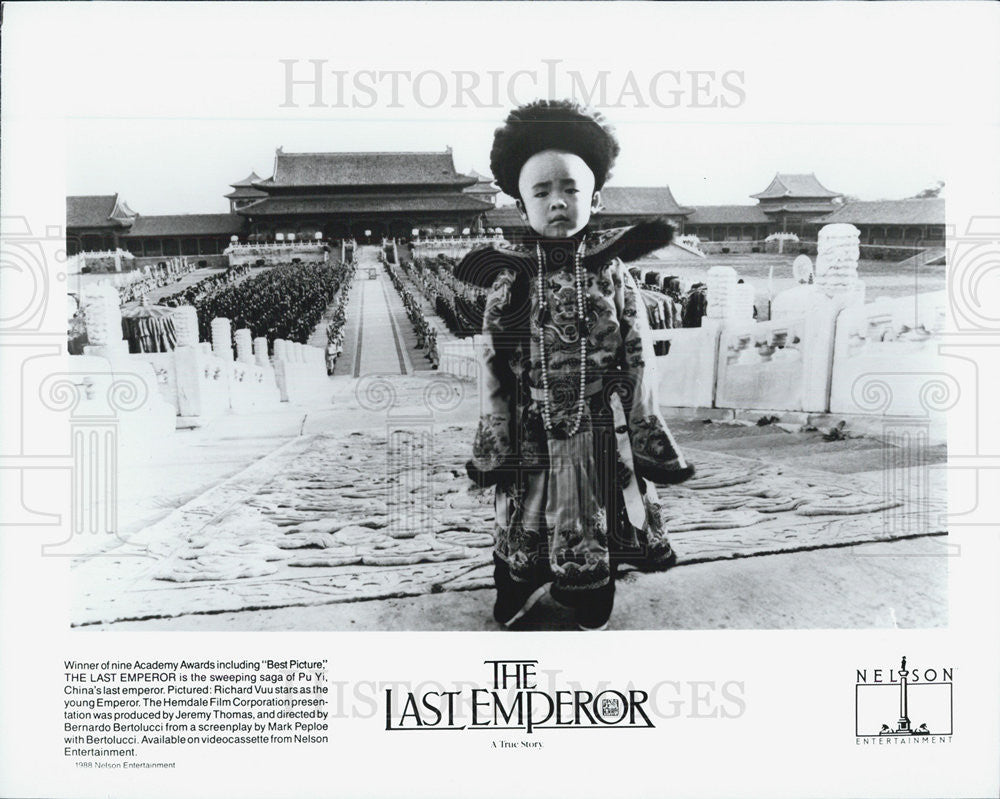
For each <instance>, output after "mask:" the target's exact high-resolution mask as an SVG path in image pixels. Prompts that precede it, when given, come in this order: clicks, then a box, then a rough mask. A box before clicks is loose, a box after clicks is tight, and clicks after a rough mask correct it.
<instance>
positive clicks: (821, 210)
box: [760, 203, 837, 214]
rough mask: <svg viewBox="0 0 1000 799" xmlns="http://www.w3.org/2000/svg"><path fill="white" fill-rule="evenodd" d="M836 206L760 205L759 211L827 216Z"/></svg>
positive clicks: (825, 204) (824, 204)
mask: <svg viewBox="0 0 1000 799" xmlns="http://www.w3.org/2000/svg"><path fill="white" fill-rule="evenodd" d="M836 207H837V206H836V205H833V204H832V203H783V204H781V205H777V204H771V205H763V204H762V205H761V206H760V209H761V210H762V211H763V212H764V213H765V214H778V213H782V212H785V213H790V214H828V213H830V212H831V211H832V210H833V209H835V208H836Z"/></svg>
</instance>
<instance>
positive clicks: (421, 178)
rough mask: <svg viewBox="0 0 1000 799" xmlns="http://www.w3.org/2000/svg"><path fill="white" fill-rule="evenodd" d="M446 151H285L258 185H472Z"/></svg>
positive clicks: (277, 157)
mask: <svg viewBox="0 0 1000 799" xmlns="http://www.w3.org/2000/svg"><path fill="white" fill-rule="evenodd" d="M475 182H476V179H475V178H471V177H469V176H467V175H461V174H459V173H458V172H456V171H455V163H454V161H453V160H452V155H451V152H450V151H445V152H443V153H401V152H395V153H386V152H372V153H363V152H362V153H285V152H282V151H281V150H278V152H277V153H276V154H275V156H274V176H273V177H272V178H268V179H267V180H262V181H259V182H257V183H256V184H255V185H257V186H275V187H279V186H401V185H411V186H412V185H434V186H442V185H447V186H456V187H458V186H471V185H472V184H473V183H475Z"/></svg>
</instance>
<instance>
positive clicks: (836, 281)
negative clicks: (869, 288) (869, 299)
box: [816, 224, 864, 301]
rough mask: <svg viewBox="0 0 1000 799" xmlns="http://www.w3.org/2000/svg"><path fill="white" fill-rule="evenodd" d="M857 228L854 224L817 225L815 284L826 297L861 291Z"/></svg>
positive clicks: (858, 234)
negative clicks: (819, 226) (818, 229)
mask: <svg viewBox="0 0 1000 799" xmlns="http://www.w3.org/2000/svg"><path fill="white" fill-rule="evenodd" d="M860 240H861V233H860V231H859V230H858V229H857V228H856V227H854V225H846V224H834V225H825V226H824V227H822V228H820V231H819V236H818V237H817V245H816V285H817V286H818V287H819V289H820V290H821V291H822V292H823V293H824V294H826V296H828V297H830V298H833V297H844V296H846V295H854V294H858V293H859V292H860V293H861V297H862V301H864V299H863V297H864V284H863V283H862V282H861V281H860V280H859V279H858V258H859V257H860V252H861V248H860V246H859V243H860Z"/></svg>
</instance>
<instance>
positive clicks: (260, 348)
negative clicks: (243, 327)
mask: <svg viewBox="0 0 1000 799" xmlns="http://www.w3.org/2000/svg"><path fill="white" fill-rule="evenodd" d="M253 356H254V361H255V362H256V363H257V365H258V366H261V367H265V368H266V367H269V366H270V365H271V359H270V358H269V357H268V354H267V338H266V337H264V336H259V337H258V338H255V339H254V340H253Z"/></svg>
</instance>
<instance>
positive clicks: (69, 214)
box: [66, 194, 135, 228]
mask: <svg viewBox="0 0 1000 799" xmlns="http://www.w3.org/2000/svg"><path fill="white" fill-rule="evenodd" d="M134 215H135V212H134V211H132V210H131V209H130V208H129V207H128V205H126V204H125V201H124V200H119V199H118V195H117V194H97V195H87V196H77V197H67V198H66V227H68V228H71V227H72V228H101V227H104V228H122V227H128V225H129V221H130V219H131V217H132V216H134Z"/></svg>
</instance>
